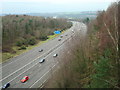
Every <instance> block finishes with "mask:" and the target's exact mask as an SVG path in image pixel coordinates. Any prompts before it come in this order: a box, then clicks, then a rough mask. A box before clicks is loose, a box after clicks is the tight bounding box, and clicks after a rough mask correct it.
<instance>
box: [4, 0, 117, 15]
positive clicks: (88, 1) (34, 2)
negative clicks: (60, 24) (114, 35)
mask: <svg viewBox="0 0 120 90" xmlns="http://www.w3.org/2000/svg"><path fill="white" fill-rule="evenodd" d="M114 1H115V0H3V1H2V13H6V14H25V13H46V12H48V13H52V12H81V11H98V10H106V9H107V7H108V6H109V5H110V4H111V3H112V2H114Z"/></svg>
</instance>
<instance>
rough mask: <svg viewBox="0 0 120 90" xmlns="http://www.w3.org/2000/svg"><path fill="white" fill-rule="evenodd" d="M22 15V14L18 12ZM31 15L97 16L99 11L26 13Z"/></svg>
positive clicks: (62, 16)
mask: <svg viewBox="0 0 120 90" xmlns="http://www.w3.org/2000/svg"><path fill="white" fill-rule="evenodd" d="M5 15H13V14H0V16H5ZM18 15H20V14H18ZM26 15H30V16H43V17H53V18H70V19H77V18H86V17H89V18H95V17H96V16H97V11H83V12H58V13H26Z"/></svg>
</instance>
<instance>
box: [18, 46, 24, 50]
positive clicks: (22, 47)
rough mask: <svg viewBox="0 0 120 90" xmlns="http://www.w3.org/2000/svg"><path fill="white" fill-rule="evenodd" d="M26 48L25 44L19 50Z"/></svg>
mask: <svg viewBox="0 0 120 90" xmlns="http://www.w3.org/2000/svg"><path fill="white" fill-rule="evenodd" d="M22 49H26V47H25V46H24V45H23V46H21V47H20V48H19V49H18V50H22Z"/></svg>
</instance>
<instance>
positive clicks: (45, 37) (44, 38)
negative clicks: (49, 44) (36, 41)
mask: <svg viewBox="0 0 120 90" xmlns="http://www.w3.org/2000/svg"><path fill="white" fill-rule="evenodd" d="M47 39H48V37H47V36H42V37H40V40H42V41H45V40H47Z"/></svg>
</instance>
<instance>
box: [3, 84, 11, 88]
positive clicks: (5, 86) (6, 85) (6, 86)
mask: <svg viewBox="0 0 120 90" xmlns="http://www.w3.org/2000/svg"><path fill="white" fill-rule="evenodd" d="M9 86H10V83H6V84H5V85H4V86H3V87H2V88H8V87H9Z"/></svg>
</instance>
